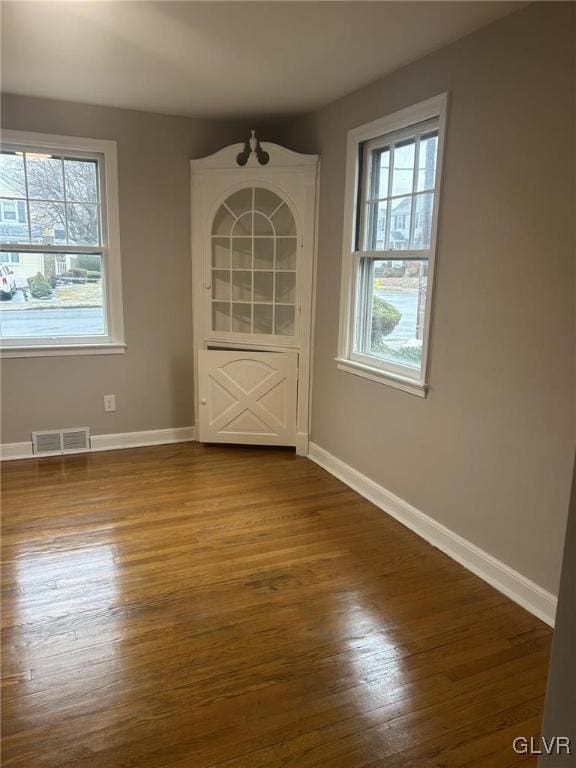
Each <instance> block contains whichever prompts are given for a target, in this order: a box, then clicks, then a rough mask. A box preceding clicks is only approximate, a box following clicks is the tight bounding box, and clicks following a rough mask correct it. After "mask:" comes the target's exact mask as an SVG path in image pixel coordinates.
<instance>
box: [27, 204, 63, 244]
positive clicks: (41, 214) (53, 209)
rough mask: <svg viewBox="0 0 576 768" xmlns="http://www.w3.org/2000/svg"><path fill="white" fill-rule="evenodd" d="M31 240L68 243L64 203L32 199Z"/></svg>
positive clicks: (35, 241)
mask: <svg viewBox="0 0 576 768" xmlns="http://www.w3.org/2000/svg"><path fill="white" fill-rule="evenodd" d="M30 227H31V230H32V237H31V242H33V243H45V244H46V245H59V244H62V245H64V244H65V243H66V211H65V206H64V203H48V202H45V203H40V202H35V201H30Z"/></svg>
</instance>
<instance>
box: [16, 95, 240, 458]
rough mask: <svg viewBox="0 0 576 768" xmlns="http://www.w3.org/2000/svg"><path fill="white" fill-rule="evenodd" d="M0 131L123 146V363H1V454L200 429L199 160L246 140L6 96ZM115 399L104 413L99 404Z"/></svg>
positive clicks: (194, 123) (117, 358) (132, 115)
mask: <svg viewBox="0 0 576 768" xmlns="http://www.w3.org/2000/svg"><path fill="white" fill-rule="evenodd" d="M2 126H3V127H4V128H11V129H16V130H27V131H39V132H46V133H58V134H63V135H69V136H90V137H93V138H100V139H112V140H114V141H116V142H118V171H119V192H120V230H121V231H120V236H121V246H122V280H123V294H124V321H125V329H126V341H127V344H128V349H127V351H126V353H125V354H124V355H99V356H85V357H52V358H27V359H9V360H3V361H2V417H3V418H2V438H1V439H2V442H7V443H9V442H18V441H24V440H30V432H31V430H33V429H52V428H56V427H67V426H89V427H91V429H92V431H93V433H94V434H110V433H115V432H131V431H136V430H146V429H164V428H169V427H186V426H190V425H192V423H193V418H194V417H193V386H192V377H193V366H192V276H191V261H190V168H189V160H190V158H192V157H201V156H202V155H206V154H209V153H211V152H214V151H215V150H217V149H220V148H221V147H223V146H225V145H226V144H230V143H232V142H235V141H241V140H243V139H244V138H245V136H246V128H245V127H243V126H242V125H240V124H233V123H225V122H213V121H207V120H190V119H186V118H178V117H166V116H163V115H155V114H149V113H145V112H136V111H132V110H123V109H114V108H110V109H109V108H104V107H90V106H85V105H81V104H71V103H66V102H58V101H50V100H44V99H34V98H25V97H20V96H5V97H4V98H3V100H2ZM111 393H114V394H116V396H117V405H118V410H117V411H116V413H104V408H103V403H102V396H103V395H104V394H111Z"/></svg>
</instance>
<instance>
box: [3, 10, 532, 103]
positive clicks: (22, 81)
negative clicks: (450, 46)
mask: <svg viewBox="0 0 576 768" xmlns="http://www.w3.org/2000/svg"><path fill="white" fill-rule="evenodd" d="M521 5H523V3H521V4H517V3H513V2H446V3H440V2H360V1H359V0H356V1H354V2H185V1H184V2H139V1H136V2H90V1H84V2H78V1H77V2H3V3H2V89H3V91H5V92H9V93H20V94H26V95H30V96H44V97H49V98H57V99H67V100H70V101H79V102H85V103H89V104H104V105H109V106H119V107H129V108H133V109H143V110H149V111H153V112H164V113H168V114H179V115H190V116H199V117H232V116H242V117H244V116H245V117H248V116H250V117H252V116H257V115H282V116H285V115H289V114H294V113H299V112H304V111H307V110H310V109H315V108H317V107H319V106H322V105H324V104H327V103H329V102H330V101H333V100H334V99H337V98H338V97H340V96H343V95H345V94H346V93H349V92H351V91H353V90H355V89H356V88H359V87H360V86H362V85H365V84H367V83H369V82H371V81H373V80H375V79H377V78H378V77H381V76H382V75H384V74H386V73H388V72H391V71H392V70H394V69H398V68H399V67H401V66H403V65H404V64H407V63H409V62H410V61H413V60H415V59H418V58H420V57H421V56H424V55H425V54H427V53H429V52H431V51H433V50H435V49H437V48H440V47H442V46H444V45H446V44H447V43H450V42H452V41H454V40H456V39H458V38H459V37H462V36H464V35H466V34H468V33H469V32H472V31H473V30H475V29H478V28H479V27H481V26H483V25H485V24H488V23H489V22H491V21H492V20H494V19H496V18H498V17H500V16H503V15H505V14H507V13H510V12H511V11H513V10H515V9H516V8H518V7H520V6H521Z"/></svg>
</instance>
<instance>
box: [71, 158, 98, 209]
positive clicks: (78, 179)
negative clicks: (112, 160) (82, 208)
mask: <svg viewBox="0 0 576 768" xmlns="http://www.w3.org/2000/svg"><path fill="white" fill-rule="evenodd" d="M97 171H98V165H97V163H96V162H95V161H94V160H64V179H65V184H66V199H67V201H68V202H78V203H97V202H98V176H97Z"/></svg>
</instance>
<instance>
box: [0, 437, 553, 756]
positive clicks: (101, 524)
mask: <svg viewBox="0 0 576 768" xmlns="http://www.w3.org/2000/svg"><path fill="white" fill-rule="evenodd" d="M3 473H4V488H3V491H4V505H3V516H4V537H3V546H4V558H3V562H4V578H3V627H4V634H3V667H4V681H3V717H4V747H3V764H4V765H5V766H26V768H53V767H54V766H59V768H120V766H122V767H123V768H126V767H127V766H138V768H165V767H166V768H167V767H169V768H208V767H209V766H225V767H226V768H264V767H266V768H270V767H274V766H283V768H285V767H286V766H291V767H293V768H328V767H330V768H360V767H361V766H362V767H363V768H376V767H377V766H378V767H380V766H381V767H382V768H384V766H385V768H397V767H399V766H402V768H428V767H431V766H443V767H444V768H448V767H450V768H455V767H456V766H475V767H478V768H480V767H482V768H507V767H508V766H515V765H520V764H521V765H523V766H526V765H535V761H534V762H531V761H530V759H529V760H526V759H522V758H521V757H520V756H515V755H514V752H513V751H512V740H513V739H514V738H515V737H516V736H527V737H529V736H534V735H538V734H539V725H540V718H541V713H542V705H543V696H544V689H545V678H546V672H547V661H548V652H549V644H550V638H551V632H550V630H549V629H548V628H547V627H545V626H544V625H543V624H542V623H541V622H539V621H538V620H537V619H535V618H533V617H532V616H530V615H529V614H528V613H526V612H525V611H524V610H522V609H521V608H519V607H518V606H516V605H514V604H513V603H511V602H510V601H509V600H508V599H506V598H505V597H503V596H502V595H501V594H499V593H498V592H496V591H495V590H494V589H492V588H491V587H489V586H487V585H486V584H484V583H483V582H482V581H480V580H479V579H477V578H476V577H475V576H473V575H471V574H470V573H468V572H467V571H466V570H464V569H463V568H462V567H460V566H459V565H457V564H456V563H454V562H452V561H451V560H450V559H449V558H447V557H446V556H444V555H443V554H442V553H440V552H439V551H438V550H435V549H433V548H432V547H430V546H428V545H427V544H425V543H424V542H423V541H422V540H420V539H419V538H418V537H417V536H416V535H414V534H413V533H411V532H410V531H408V530H407V529H406V528H404V527H402V526H401V525H400V524H398V523H396V522H395V521H393V520H392V519H391V518H389V517H388V516H387V515H386V514H384V513H383V512H382V511H380V510H379V509H377V508H376V507H374V506H373V505H371V504H370V503H368V502H367V501H365V500H364V499H362V498H361V497H360V496H358V495H357V494H356V493H354V492H353V491H351V490H349V489H348V488H347V487H346V486H345V485H343V484H342V483H340V482H339V481H338V480H336V479H334V478H333V477H331V476H330V475H329V474H327V473H326V472H324V471H323V470H321V469H320V468H319V467H317V466H316V465H314V464H313V463H312V462H311V461H309V460H307V459H302V458H296V457H295V456H294V454H293V453H292V452H290V451H286V450H273V449H256V448H229V447H216V446H214V447H203V446H200V445H197V444H181V445H176V446H162V447H154V448H142V449H135V450H127V451H117V452H109V453H95V454H85V455H78V456H68V457H64V458H60V457H57V458H49V459H43V460H41V461H35V460H30V461H19V462H11V463H7V464H5V465H4V467H3Z"/></svg>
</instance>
